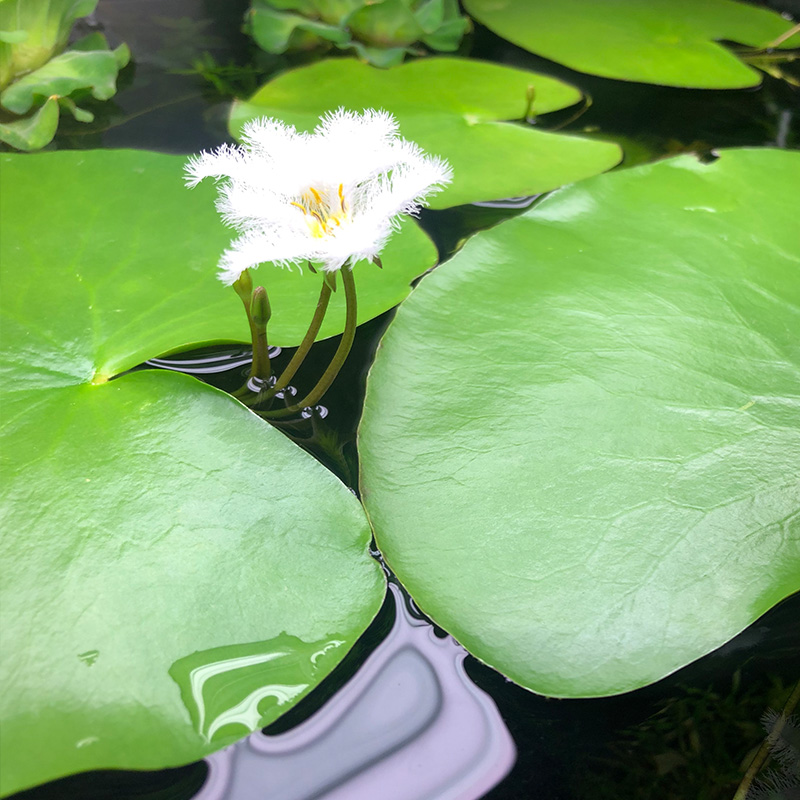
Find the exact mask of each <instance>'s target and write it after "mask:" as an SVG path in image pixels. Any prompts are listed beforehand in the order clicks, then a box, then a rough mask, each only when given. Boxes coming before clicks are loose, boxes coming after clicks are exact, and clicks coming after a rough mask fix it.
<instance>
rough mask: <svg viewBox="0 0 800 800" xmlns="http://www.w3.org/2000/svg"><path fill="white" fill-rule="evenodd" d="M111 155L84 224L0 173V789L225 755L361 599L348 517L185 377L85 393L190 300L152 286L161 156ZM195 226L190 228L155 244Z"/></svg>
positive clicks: (376, 588) (372, 579) (163, 281)
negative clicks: (109, 169) (116, 161)
mask: <svg viewBox="0 0 800 800" xmlns="http://www.w3.org/2000/svg"><path fill="white" fill-rule="evenodd" d="M57 155H60V156H61V157H62V158H52V157H50V156H48V157H45V158H42V161H46V162H47V163H49V164H50V165H51V167H52V169H53V172H56V173H57V172H59V171H60V172H61V174H62V177H63V176H65V175H66V172H64V164H65V163H71V164H72V165H73V168H74V169H75V173H74V175H75V177H74V178H73V181H75V183H74V186H75V193H74V199H73V201H72V202H74V204H75V205H77V206H80V204H81V202H84V203H86V202H87V199H88V198H87V195H88V193H89V190H88V189H86V188H84V187H82V186H81V183H80V181H81V178H82V177H83V176H86V178H87V180H89V181H90V183H91V177H92V175H93V174H94V177H97V175H96V172H95V173H92V164H91V162H92V156H91V155H90V154H77V153H75V154H66V153H64V154H57ZM110 155H112V156H113V155H114V154H110ZM116 155H117V156H119V154H116ZM64 156H68V157H69V158H63V157H64ZM79 157H83V158H85V159H86V162H84V164H81V163H80V158H79ZM120 157H121V158H128V159H130V160H129V164H130V171H129V175H128V177H127V179H124V178H123V177H122V175H121V174H120V171H119V170H117V171H116V173H115V175H116V178H117V182H116V183H115V184H114V191H113V192H112V191H110V185H111V184H112V183H113V182H112V181H111V180H110V179H109V181H108V184H106V189H107V192H106V193H105V194H102V193H100V194H99V195H98V197H97V199H96V200H95V201H94V205H93V206H92V209H93V213H86V214H85V215H84V216H79V215H76V214H75V209H74V208H69V206H70V203H71V200H70V198H69V197H68V196H65V193H64V191H63V189H64V186H63V185H62V186H61V191H60V192H59V193H58V202H56V197H54V196H53V195H52V194H49V195H48V194H47V193H46V191H49V192H51V193H52V192H53V191H54V190H55V183H54V181H44V186H42V185H39V187H38V188H39V192H40V194H39V195H38V196H39V197H40V198H41V199H42V203H43V207H42V209H37V208H36V207H35V206H34V205H32V204H31V203H30V202H27V201H28V198H29V196H30V195H32V194H33V193H34V189H35V188H36V187H34V186H27V185H25V184H20V183H19V182H18V181H16V180H14V179H13V178H12V177H10V173H13V170H14V166H13V165H16V160H15V159H12V160H11V161H6V162H5V164H4V170H3V178H4V179H3V182H2V187H1V189H2V195H0V214H2V218H3V220H4V225H5V224H7V225H8V226H9V228H8V230H5V229H4V231H3V233H2V236H0V248H1V252H0V261H1V262H2V265H3V275H2V285H3V292H2V297H1V298H0V302H1V305H0V320H1V322H2V329H3V340H2V352H1V353H0V369H2V375H3V382H2V397H0V403H1V404H2V409H3V415H2V437H3V448H2V453H3V459H2V462H0V486H1V487H2V489H1V490H0V514H1V515H2V524H3V537H2V544H1V545H0V563H2V573H3V581H2V587H1V589H0V591H1V594H0V616H1V618H0V653H1V654H2V655H1V660H0V681H1V682H2V684H3V688H4V691H3V699H2V701H0V727H2V731H3V735H2V738H0V761H2V764H3V770H2V779H1V780H2V782H1V783H0V792H2V793H3V794H7V793H11V792H14V791H18V790H20V789H23V788H25V787H28V786H31V785H33V784H36V783H40V782H43V781H47V780H52V779H54V778H57V777H60V776H62V775H67V774H70V773H74V772H79V771H82V770H88V769H97V768H129V769H153V768H160V767H167V766H174V765H177V764H181V763H185V762H187V761H192V760H195V759H197V758H200V757H202V756H203V755H205V754H207V753H209V752H211V751H213V750H217V749H219V748H220V747H223V746H225V745H226V744H228V743H230V742H231V741H233V740H235V739H237V738H240V737H241V736H243V735H245V734H246V733H248V732H249V731H251V730H253V729H255V728H257V727H258V726H260V725H263V724H265V723H268V722H270V721H271V720H273V719H275V718H276V717H277V716H279V715H280V714H282V713H283V712H284V711H285V710H287V709H288V708H290V707H291V706H292V705H293V704H294V703H296V702H297V701H298V700H299V699H300V698H301V697H303V696H304V695H305V694H306V693H307V692H308V691H310V689H311V688H313V687H314V686H315V685H317V684H318V683H319V682H320V681H321V680H322V679H323V678H324V677H325V676H326V675H327V674H328V673H329V672H330V671H331V670H332V669H333V667H334V666H335V665H336V663H337V662H338V661H339V660H340V659H341V658H342V656H343V655H344V654H345V653H346V652H347V650H348V649H349V648H350V647H351V646H352V645H353V643H354V642H355V641H356V639H357V637H358V636H359V635H360V634H361V633H362V632H363V631H364V629H365V628H366V627H367V625H368V624H369V622H370V620H371V619H372V617H373V616H374V614H375V613H376V611H377V609H378V607H379V605H380V602H381V599H382V596H383V588H384V581H383V578H382V575H381V572H380V569H379V567H378V565H377V564H376V563H375V562H374V561H373V560H372V559H371V558H370V556H369V552H368V544H369V538H370V531H369V527H368V525H367V521H366V519H365V516H364V513H363V511H362V509H361V507H360V506H359V504H358V502H357V501H356V499H355V498H354V497H353V496H352V495H351V494H350V492H349V491H348V490H347V489H346V488H345V487H344V486H343V485H342V484H340V483H339V481H338V480H336V478H335V477H334V476H333V475H332V474H331V473H330V472H328V471H327V470H326V469H325V468H324V467H323V466H322V465H321V464H319V463H318V462H317V461H315V460H314V459H313V458H312V457H311V456H309V455H308V454H306V453H304V452H303V451H302V450H300V449H299V448H298V447H296V446H295V445H294V444H293V443H291V442H290V441H289V440H288V439H286V438H285V437H284V436H283V435H282V434H280V433H279V432H278V431H276V430H274V429H273V428H271V427H270V426H269V425H267V424H266V423H265V422H263V421H262V420H260V419H259V418H257V417H256V416H255V415H253V414H252V413H251V412H249V411H248V410H247V409H245V408H244V407H243V406H241V405H240V404H239V403H238V402H237V401H235V400H234V399H232V398H231V397H229V396H227V395H224V394H223V393H221V392H218V391H217V390H215V389H212V388H210V387H208V386H205V385H203V384H200V383H199V382H197V381H195V380H194V379H192V378H189V377H187V376H183V375H178V374H174V373H166V372H133V373H129V374H126V375H123V376H121V377H118V378H116V379H114V380H110V381H109V380H107V377H108V375H109V373H111V372H114V371H117V370H119V369H122V368H124V367H125V366H129V365H130V364H131V363H132V362H133V361H135V360H136V359H137V358H138V357H139V355H138V354H139V353H140V352H141V351H143V350H144V351H148V352H154V350H152V349H149V347H151V346H152V342H153V340H150V342H148V339H147V335H148V332H149V331H159V330H163V331H166V326H165V325H164V324H163V321H164V320H165V319H167V320H168V319H170V318H172V317H173V316H175V317H176V318H177V319H179V320H180V319H181V314H182V313H183V312H184V310H185V305H184V304H185V300H186V299H187V298H196V299H197V302H199V300H200V298H202V293H200V294H198V293H197V292H196V290H194V291H195V294H194V295H192V291H191V290H190V291H188V292H185V293H182V292H180V291H176V292H174V293H172V292H171V291H170V288H171V287H173V286H179V285H180V284H179V282H178V280H177V278H175V276H174V275H170V274H169V270H168V269H166V268H165V267H166V265H167V264H170V265H171V268H172V269H174V268H175V266H176V257H175V254H174V252H173V253H171V254H169V250H168V248H169V241H168V237H167V236H166V234H164V233H163V231H159V229H158V226H157V225H156V213H157V212H155V211H154V212H153V213H152V214H151V213H150V212H148V211H147V207H148V206H151V205H152V206H157V205H158V203H157V202H155V200H154V199H153V198H152V197H151V196H150V195H149V194H147V193H144V194H143V193H142V187H143V186H147V185H148V184H147V179H146V178H145V177H142V174H143V173H144V174H145V175H146V174H147V169H148V165H155V167H154V169H155V172H156V173H157V174H159V167H160V166H162V165H163V164H165V163H173V164H174V161H171V162H170V161H169V160H168V161H167V162H164V161H162V160H161V158H155V159H152V160H148V158H149V157H147V156H145V155H142V156H141V158H142V159H143V160H142V161H135V160H134V159H133V155H132V154H124V155H122V156H120ZM39 158H40V157H38V156H31V157H28V159H26V161H28V160H29V161H31V162H32V163H35V161H34V159H36V160H38V159H39ZM99 161H100V162H101V163H102V162H103V159H100V160H99ZM105 163H107V164H111V163H113V159H112V160H108V161H105ZM134 163H136V164H138V165H139V167H138V169H139V170H140V171H137V168H135V167H133V164H134ZM9 164H11V165H12V166H11V167H9ZM85 164H89V167H87V168H86V169H83V167H84V166H85ZM93 166H94V169H95V171H97V170H99V165H98V164H95V165H93ZM22 169H24V168H21V171H22ZM29 174H30V173H29ZM160 174H161V176H162V177H163V174H164V173H163V172H161V173H160ZM15 177H18V176H15ZM150 180H151V181H152V180H153V177H152V176H151V177H150ZM155 183H156V184H158V181H157V180H156V181H155ZM100 186H101V187H102V184H100ZM94 189H95V191H98V190H99V187H98V184H97V183H95V184H94ZM165 195H166V200H167V202H165V208H166V209H167V210H169V208H170V204H169V202H168V201H169V193H168V191H166V192H165ZM118 197H122V198H124V199H123V200H121V201H120V205H121V207H122V208H125V209H127V211H128V212H129V223H130V224H129V226H128V227H127V228H125V227H119V226H117V227H116V228H109V227H106V226H107V225H109V224H116V220H118V219H120V220H121V219H123V217H122V216H115V214H112V213H110V212H107V210H106V208H104V204H105V206H113V205H114V204H115V202H116V199H117V198H118ZM156 199H157V200H164V199H165V198H164V197H160V198H156ZM22 201H25V202H22ZM18 203H19V205H17V204H18ZM190 205H191V204H190ZM136 208H138V209H139V210H138V212H135V213H134V211H135V209H136ZM26 213H27V214H29V215H30V218H29V225H30V227H29V228H28V229H27V231H26V232H25V233H24V235H23V234H22V231H23V228H22V227H21V222H20V220H19V219H18V217H19V216H20V215H23V214H26ZM168 213H169V211H168ZM118 214H121V212H118ZM167 219H169V217H168V216H167ZM68 221H71V222H72V224H74V225H76V227H75V228H74V229H73V228H70V227H69V225H68V224H67V222H68ZM199 224H200V223H199V222H198V221H197V220H193V219H191V216H190V215H189V217H188V218H187V219H186V220H185V225H184V226H183V229H182V230H178V231H171V232H170V235H173V236H191V235H193V234H194V233H195V232H197V233H198V235H199V228H198V227H197V226H199ZM53 231H60V233H61V235H62V236H64V237H65V239H66V241H64V242H63V243H61V245H60V246H59V247H56V246H55V244H54V242H53V238H52V237H53V236H54V233H53ZM15 234H16V235H15ZM150 236H152V237H153V238H154V239H155V242H150V241H149V237H150ZM159 243H160V244H162V245H164V247H165V253H168V254H169V255H165V257H164V258H163V259H162V260H161V261H159V260H158V258H157V254H158V250H157V245H158V244H159ZM179 252H181V251H180V248H179ZM182 252H183V253H186V252H187V251H186V249H184V250H183V251H182ZM103 253H104V254H105V255H106V256H107V258H106V259H105V260H104V259H102V258H100V257H99V256H100V254H103ZM58 256H60V257H61V258H60V259H59V258H58ZM194 258H195V261H194V264H195V265H197V263H198V259H199V255H198V254H197V253H195V256H194ZM170 259H171V260H170ZM191 264H192V262H191V261H190V262H189V267H188V270H187V271H188V272H189V275H191ZM198 273H199V270H198ZM212 280H213V278H212ZM195 281H197V282H199V278H198V277H195ZM219 289H220V290H221V289H222V287H219ZM233 300H236V298H235V297H233ZM193 302H194V301H193ZM200 312H201V309H199V308H197V309H196V310H194V308H193V311H192V313H194V314H197V315H199V314H200ZM190 318H191V317H190ZM159 335H161V336H164V337H165V340H166V337H167V334H166V332H164V333H160V334H159ZM155 341H159V340H158V339H157V338H156V339H155ZM156 349H157V348H156Z"/></svg>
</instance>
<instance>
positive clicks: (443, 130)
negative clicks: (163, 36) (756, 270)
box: [230, 58, 621, 208]
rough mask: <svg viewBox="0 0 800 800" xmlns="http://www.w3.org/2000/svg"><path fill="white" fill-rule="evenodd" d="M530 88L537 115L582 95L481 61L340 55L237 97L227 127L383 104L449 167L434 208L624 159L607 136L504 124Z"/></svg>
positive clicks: (556, 180) (539, 186)
mask: <svg viewBox="0 0 800 800" xmlns="http://www.w3.org/2000/svg"><path fill="white" fill-rule="evenodd" d="M531 92H532V94H533V110H534V112H535V113H537V114H543V113H546V112H548V111H555V110H557V109H560V108H566V107H567V106H570V105H573V104H574V103H576V102H577V101H578V100H579V99H580V93H579V92H578V90H577V89H575V88H574V87H573V86H569V85H568V84H565V83H562V82H561V81H557V80H555V79H553V78H548V77H545V76H542V75H536V74H535V73H532V72H526V71H524V70H518V69H511V68H510V67H502V66H498V65H496V64H487V63H483V62H480V61H468V60H466V59H459V58H425V59H421V60H418V61H413V62H411V63H408V64H403V65H402V66H399V67H395V68H392V69H389V70H381V69H376V68H374V67H370V66H369V65H367V64H362V63H360V62H358V61H354V60H351V59H341V58H340V59H332V60H327V61H321V62H318V63H316V64H313V65H311V66H307V67H302V68H300V69H295V70H291V71H290V72H286V73H284V74H283V75H279V76H278V77H277V78H275V79H274V80H272V81H270V82H269V83H267V84H266V85H265V86H263V87H262V88H261V89H259V90H258V91H257V92H256V93H255V94H254V95H253V96H252V97H251V98H250V99H249V100H248V101H246V102H236V103H234V105H233V108H232V110H231V119H230V129H231V133H232V134H233V135H234V136H238V135H239V134H240V132H241V129H242V127H243V126H244V124H245V123H246V122H247V121H249V120H251V119H254V118H257V117H262V116H269V117H274V118H277V119H281V120H283V121H285V122H287V123H290V124H292V125H294V126H296V127H297V129H298V130H306V131H310V130H313V129H314V127H316V125H317V123H318V122H319V117H320V116H321V115H322V114H325V113H326V112H328V111H333V110H335V109H337V108H339V107H340V106H344V107H345V108H349V109H353V110H356V111H361V110H362V109H364V108H382V109H385V110H387V111H390V112H391V113H392V114H394V115H395V117H396V118H397V120H398V122H399V124H400V132H401V133H402V135H403V136H404V137H405V138H407V139H410V140H412V141H414V142H416V143H417V144H419V145H420V146H421V147H422V148H423V149H424V150H425V151H426V152H428V153H431V154H433V155H439V156H444V157H445V158H447V160H448V161H449V162H450V163H451V165H452V167H453V182H452V183H451V184H450V185H449V186H448V187H446V188H445V189H444V191H442V192H441V193H439V194H437V195H435V196H434V197H433V198H432V200H431V207H433V208H446V207H448V206H453V205H458V204H460V203H472V202H477V201H480V200H493V199H497V198H502V197H511V196H517V195H526V194H537V193H539V192H546V191H550V190H551V189H554V188H556V187H558V186H562V185H564V184H566V183H571V182H572V181H576V180H580V179H582V178H586V177H588V176H590V175H595V174H597V173H598V172H602V171H604V170H606V169H609V168H610V167H612V166H614V165H615V164H617V163H618V162H619V160H620V158H621V152H620V149H619V148H618V147H617V146H616V145H615V144H612V143H610V142H600V141H594V140H590V139H581V138H578V137H575V136H566V135H563V134H558V133H548V132H546V131H541V130H537V129H536V128H533V127H531V126H529V125H525V124H511V123H508V122H505V120H522V119H523V118H524V117H525V115H526V112H527V110H528V105H529V98H530V93H531Z"/></svg>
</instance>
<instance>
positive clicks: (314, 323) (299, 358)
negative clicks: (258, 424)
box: [264, 281, 331, 400]
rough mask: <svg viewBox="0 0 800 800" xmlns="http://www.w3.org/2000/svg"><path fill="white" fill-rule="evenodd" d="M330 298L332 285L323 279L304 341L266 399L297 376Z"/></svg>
mask: <svg viewBox="0 0 800 800" xmlns="http://www.w3.org/2000/svg"><path fill="white" fill-rule="evenodd" d="M330 299H331V287H330V286H329V285H328V283H327V281H323V282H322V288H321V289H320V292H319V300H317V307H316V309H315V310H314V316H313V317H312V318H311V324H310V325H309V326H308V330H307V331H306V335H305V336H304V337H303V341H302V342H300V346H299V347H298V348H297V351H296V352H295V354H294V355H293V356H292V359H291V361H289V363H288V364H287V365H286V369H285V370H284V371H283V372H282V373H281V376H280V378H278V381H277V382H276V384H275V385H274V386H273V387H272V388H271V389H270V390H269V391H268V392H267V393H266V394H265V395H264V399H265V400H267V399H269V398H270V397H274V395H275V394H276V392H279V391H280V390H281V389H284V388H285V387H286V386H288V385H289V381H290V380H291V379H292V378H293V377H294V376H295V373H296V372H297V370H298V369H300V366H301V365H302V363H303V361H304V359H305V357H306V356H307V355H308V351H309V350H310V349H311V345H312V344H314V342H315V340H316V338H317V334H318V333H319V329H320V327H321V326H322V320H323V319H324V318H325V312H326V311H327V310H328V302H329V301H330Z"/></svg>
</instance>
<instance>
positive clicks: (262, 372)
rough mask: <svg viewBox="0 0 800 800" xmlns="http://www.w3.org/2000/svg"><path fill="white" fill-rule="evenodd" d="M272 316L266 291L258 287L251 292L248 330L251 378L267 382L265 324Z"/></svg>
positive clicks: (267, 362)
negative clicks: (250, 335)
mask: <svg viewBox="0 0 800 800" xmlns="http://www.w3.org/2000/svg"><path fill="white" fill-rule="evenodd" d="M271 316H272V310H271V309H270V307H269V298H268V297H267V290H266V289H265V288H264V287H263V286H259V287H257V288H256V290H255V291H254V292H253V299H252V301H251V304H250V325H251V327H250V330H251V332H253V366H252V367H251V369H250V377H251V378H260V379H261V380H262V381H267V380H269V377H270V375H271V374H272V369H271V367H270V363H269V343H268V342H267V323H268V322H269V319H270V317H271Z"/></svg>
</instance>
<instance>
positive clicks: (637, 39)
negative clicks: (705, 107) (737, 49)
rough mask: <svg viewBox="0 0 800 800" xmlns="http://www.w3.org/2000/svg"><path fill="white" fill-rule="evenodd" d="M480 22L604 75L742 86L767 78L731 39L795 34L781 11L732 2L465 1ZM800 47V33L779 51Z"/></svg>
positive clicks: (754, 40)
mask: <svg viewBox="0 0 800 800" xmlns="http://www.w3.org/2000/svg"><path fill="white" fill-rule="evenodd" d="M464 7H465V8H466V10H467V11H468V12H469V14H471V15H472V16H473V17H474V18H475V19H476V20H477V21H478V22H480V23H482V24H483V25H486V27H487V28H490V29H491V30H492V31H494V32H495V33H496V34H498V35H499V36H502V37H503V38H505V39H508V40H509V41H511V42H513V43H514V44H516V45H519V46H520V47H524V48H525V49H527V50H530V51H531V52H533V53H536V55H539V56H544V57H545V58H549V59H551V60H552V61H557V62H559V63H560V64H564V65H565V66H568V67H570V69H575V70H578V71H580V72H588V73H591V74H593V75H601V76H602V77H604V78H616V79H618V80H625V81H638V82H642V83H657V84H662V85H665V86H682V87H687V88H688V87H691V88H696V89H740V88H742V87H745V86H757V85H758V84H759V83H761V73H760V72H758V70H756V69H753V68H751V67H748V66H747V65H746V64H744V63H743V62H742V61H740V60H739V58H737V56H736V55H734V53H732V52H731V50H730V49H728V48H726V47H724V46H722V45H721V44H718V42H720V41H721V40H728V41H730V42H735V43H737V44H740V45H749V46H752V47H763V46H765V45H767V44H769V43H770V42H772V41H773V40H775V39H777V38H778V37H779V36H780V35H781V34H783V33H784V32H785V31H787V30H789V28H790V27H791V23H790V22H787V21H786V20H785V19H783V18H782V17H781V16H780V15H779V14H777V13H775V12H772V11H768V10H766V9H763V8H754V7H753V6H751V5H749V4H747V3H738V2H733V0H701V2H698V0H654V1H653V2H647V3H643V2H641V1H640V0H611V2H608V0H604V2H602V3H598V2H596V1H595V0H536V2H530V3H526V2H518V1H517V0H464ZM798 46H800V34H798V35H795V36H793V37H792V38H791V39H788V40H787V41H785V42H783V43H782V44H781V45H780V47H782V48H787V47H798Z"/></svg>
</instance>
